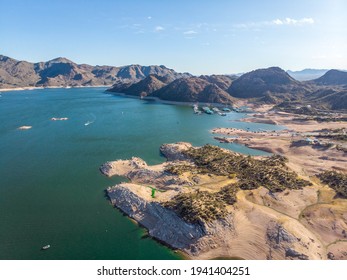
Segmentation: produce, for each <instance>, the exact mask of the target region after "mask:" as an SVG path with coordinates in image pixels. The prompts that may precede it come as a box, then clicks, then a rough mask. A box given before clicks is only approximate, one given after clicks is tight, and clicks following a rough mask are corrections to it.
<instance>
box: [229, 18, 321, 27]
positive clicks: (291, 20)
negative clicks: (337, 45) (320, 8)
mask: <svg viewBox="0 0 347 280" xmlns="http://www.w3.org/2000/svg"><path fill="white" fill-rule="evenodd" d="M308 24H314V19H313V18H307V17H305V18H301V19H294V18H289V17H287V18H284V19H279V18H277V19H274V20H272V21H257V22H247V23H239V24H235V25H234V27H236V28H243V29H246V28H259V27H264V26H272V25H273V26H284V25H292V26H301V25H308Z"/></svg>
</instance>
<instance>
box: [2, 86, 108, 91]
mask: <svg viewBox="0 0 347 280" xmlns="http://www.w3.org/2000/svg"><path fill="white" fill-rule="evenodd" d="M111 86H112V85H99V86H48V87H15V88H0V92H7V91H21V90H34V89H35V90H36V89H46V88H99V87H101V88H102V87H104V88H109V87H111Z"/></svg>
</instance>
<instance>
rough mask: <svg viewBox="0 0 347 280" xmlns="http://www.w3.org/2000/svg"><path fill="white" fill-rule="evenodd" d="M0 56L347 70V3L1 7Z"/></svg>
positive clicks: (178, 66) (76, 0) (230, 69)
mask: <svg viewBox="0 0 347 280" xmlns="http://www.w3.org/2000/svg"><path fill="white" fill-rule="evenodd" d="M0 9H1V17H0V54H3V55H7V56H11V57H13V58H16V59H20V60H27V61H30V62H38V61H46V60H49V59H52V58H55V57H59V56H63V57H67V58H69V59H71V60H73V61H75V62H77V63H88V64H92V65H116V66H121V65H128V64H141V65H153V64H158V65H162V64H163V65H166V66H167V67H170V68H173V69H175V70H176V71H180V72H191V73H193V74H212V73H215V74H225V73H238V72H247V71H250V70H254V69H257V68H265V67H270V66H279V67H281V68H283V69H285V70H287V69H291V70H300V69H303V68H329V69H330V68H337V69H347V16H346V14H347V1H345V0H290V1H278V0H276V1H275V0H262V1H255V0H253V1H251V0H239V1H232V0H229V1H226V0H215V1H212V0H199V1H198V0H190V1H188V0H186V1H181V0H174V1H169V0H161V1H159V0H147V1H145V0H142V1H139V0H127V1H125V0H123V1H117V0H113V1H111V0H95V1H92V0H89V1H87V0H84V1H83V0H69V1H67V0H59V1H48V0H46V1H43V0H37V1H33V0H22V1H18V0H0Z"/></svg>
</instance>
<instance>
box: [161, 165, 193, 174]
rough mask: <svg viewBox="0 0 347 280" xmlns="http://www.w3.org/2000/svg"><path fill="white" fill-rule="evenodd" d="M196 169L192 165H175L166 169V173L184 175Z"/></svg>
mask: <svg viewBox="0 0 347 280" xmlns="http://www.w3.org/2000/svg"><path fill="white" fill-rule="evenodd" d="M194 169H196V168H195V167H194V166H192V165H188V164H173V165H169V166H167V167H166V169H165V171H166V172H169V173H171V174H175V175H182V174H183V173H184V172H188V171H190V172H192V171H193V170H194Z"/></svg>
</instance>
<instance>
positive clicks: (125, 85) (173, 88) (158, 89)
mask: <svg viewBox="0 0 347 280" xmlns="http://www.w3.org/2000/svg"><path fill="white" fill-rule="evenodd" d="M231 81H232V80H231V78H229V77H227V76H221V75H212V76H200V77H185V78H179V79H176V80H172V77H170V76H162V77H160V76H158V75H149V76H148V77H147V78H145V79H143V80H141V81H139V82H137V83H129V82H127V81H125V82H122V81H120V82H119V83H116V84H115V85H114V86H113V87H112V88H111V89H109V91H112V92H118V93H125V94H128V95H134V96H141V97H144V96H150V97H157V98H160V99H162V100H167V101H177V102H204V103H225V104H232V103H233V100H234V99H233V98H232V97H231V96H230V95H229V94H228V93H227V92H226V91H225V90H224V89H227V88H228V87H229V86H230V84H231Z"/></svg>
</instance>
